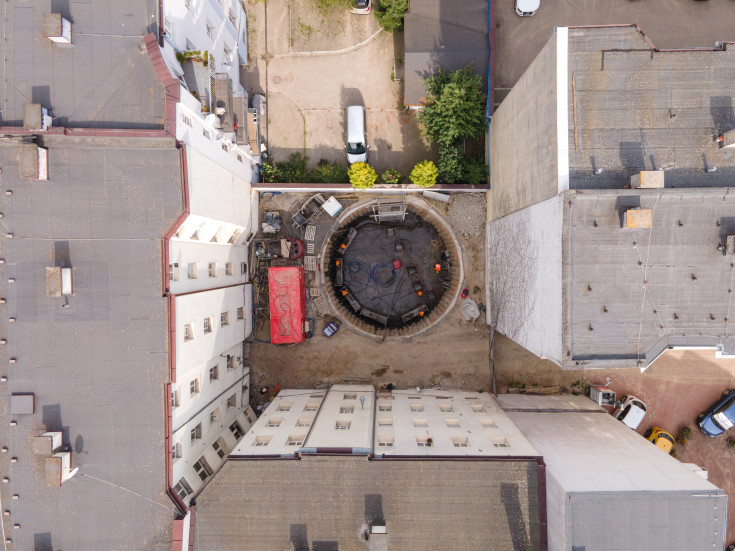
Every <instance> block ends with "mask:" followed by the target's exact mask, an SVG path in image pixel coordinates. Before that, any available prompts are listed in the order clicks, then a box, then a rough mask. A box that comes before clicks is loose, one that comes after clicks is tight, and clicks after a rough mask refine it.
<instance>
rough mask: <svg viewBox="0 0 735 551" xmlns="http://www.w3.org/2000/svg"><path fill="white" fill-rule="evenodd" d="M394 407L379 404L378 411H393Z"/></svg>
mask: <svg viewBox="0 0 735 551" xmlns="http://www.w3.org/2000/svg"><path fill="white" fill-rule="evenodd" d="M392 410H393V406H392V405H391V404H381V403H378V411H392Z"/></svg>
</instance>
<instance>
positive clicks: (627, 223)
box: [623, 208, 651, 228]
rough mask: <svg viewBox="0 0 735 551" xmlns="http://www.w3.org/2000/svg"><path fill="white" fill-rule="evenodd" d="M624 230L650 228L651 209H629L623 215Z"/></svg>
mask: <svg viewBox="0 0 735 551" xmlns="http://www.w3.org/2000/svg"><path fill="white" fill-rule="evenodd" d="M623 227H624V228H650V227H651V209H640V208H636V209H628V210H626V211H625V212H624V213H623Z"/></svg>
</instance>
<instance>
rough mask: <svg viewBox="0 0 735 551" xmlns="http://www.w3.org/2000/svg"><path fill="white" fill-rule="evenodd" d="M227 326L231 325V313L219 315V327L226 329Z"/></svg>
mask: <svg viewBox="0 0 735 551" xmlns="http://www.w3.org/2000/svg"><path fill="white" fill-rule="evenodd" d="M226 325H230V313H229V312H222V313H221V314H220V315H219V326H220V327H224V326H226Z"/></svg>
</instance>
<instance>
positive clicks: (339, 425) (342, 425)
mask: <svg viewBox="0 0 735 551" xmlns="http://www.w3.org/2000/svg"><path fill="white" fill-rule="evenodd" d="M351 426H352V422H351V421H346V420H345V419H339V420H337V422H336V423H335V424H334V428H335V429H336V430H350V427H351Z"/></svg>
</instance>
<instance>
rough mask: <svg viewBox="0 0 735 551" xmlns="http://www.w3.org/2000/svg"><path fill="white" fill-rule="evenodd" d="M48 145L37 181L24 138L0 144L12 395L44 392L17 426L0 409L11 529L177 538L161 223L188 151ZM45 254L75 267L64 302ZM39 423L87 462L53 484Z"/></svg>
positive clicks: (132, 542) (162, 541)
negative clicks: (169, 468)
mask: <svg viewBox="0 0 735 551" xmlns="http://www.w3.org/2000/svg"><path fill="white" fill-rule="evenodd" d="M141 59H147V58H146V57H144V56H141ZM44 144H45V146H46V147H47V148H48V158H49V180H48V181H31V180H24V179H21V178H20V174H19V161H18V154H19V144H18V142H12V141H5V142H3V143H0V166H2V169H3V171H2V184H3V188H4V189H10V190H12V192H13V194H12V196H6V195H4V194H3V195H2V196H0V211H2V212H3V219H2V225H3V231H4V232H5V231H10V232H12V233H13V234H14V237H13V239H3V240H0V247H1V248H2V254H1V255H0V256H2V257H3V258H4V259H5V262H6V263H5V265H4V266H0V268H2V270H0V272H1V273H2V276H3V277H2V283H0V286H1V287H2V296H3V297H6V300H7V303H6V304H5V305H3V314H4V319H2V320H0V331H1V332H2V336H3V337H6V336H7V340H8V343H7V345H6V346H3V347H2V348H1V349H0V362H1V363H2V364H3V365H5V366H7V367H6V370H5V371H4V374H5V373H7V374H8V378H9V382H8V383H7V385H5V386H4V389H3V395H4V396H5V397H6V398H7V396H8V395H9V394H10V392H24V393H25V392H33V393H35V398H36V412H35V414H33V415H19V416H17V423H18V424H17V426H16V427H9V415H8V414H7V413H4V414H2V415H0V417H2V422H0V427H2V428H0V441H2V444H3V445H6V446H8V448H9V453H7V454H3V455H2V458H0V465H2V469H3V472H4V473H6V474H7V476H9V478H10V483H9V484H7V485H3V486H2V488H1V489H0V491H1V492H2V502H3V506H4V507H3V508H4V509H8V510H10V512H11V515H10V517H3V520H4V521H5V530H6V533H8V534H9V535H10V536H11V537H12V538H13V548H14V549H36V550H43V551H46V550H51V549H79V550H95V551H96V550H99V549H145V550H150V549H161V550H163V549H170V548H171V543H170V541H171V530H172V520H173V517H174V513H173V504H172V502H171V500H170V499H169V498H168V496H167V495H166V493H165V489H166V476H165V457H166V455H165V454H166V450H165V449H164V419H163V409H162V404H163V400H164V383H165V382H166V381H167V379H168V361H167V307H166V302H165V299H164V298H163V297H162V288H161V237H162V235H163V234H164V233H165V231H166V229H167V228H168V227H169V225H170V224H172V222H173V221H174V220H175V219H176V217H177V216H178V215H179V214H180V211H181V202H182V198H181V181H180V179H181V178H180V174H181V172H180V156H179V151H178V150H177V149H175V147H174V144H173V140H171V139H169V140H164V139H159V140H148V139H136V138H118V139H98V138H81V137H69V136H45V137H44ZM48 266H65V267H69V266H70V267H71V268H72V272H73V281H74V294H73V296H69V297H68V304H69V306H68V307H63V306H64V303H65V300H64V298H53V297H49V296H47V292H46V275H45V268H46V267H48ZM8 278H15V280H16V281H15V283H9V282H8ZM8 316H13V317H16V318H17V322H16V323H13V324H9V323H8V321H7V317H8ZM9 356H10V357H15V358H17V363H16V364H11V365H9V366H8V357H9ZM46 430H61V431H63V433H64V443H65V444H67V445H68V446H70V448H71V449H72V450H73V454H72V467H79V469H80V471H79V474H77V475H76V476H75V477H74V478H72V479H71V480H69V481H67V482H65V483H64V484H63V485H62V486H61V488H58V487H51V486H47V485H46V482H45V479H44V476H43V465H44V458H43V457H42V456H38V455H34V454H32V453H31V438H32V437H33V436H35V435H38V434H41V433H43V432H44V431H46ZM9 456H15V457H18V462H17V463H14V464H10V462H9V459H10V457H9ZM82 474H83V475H85V476H84V477H82V476H81V475H82ZM11 494H19V496H20V498H19V499H18V500H17V501H16V500H11V499H10V495H11ZM13 523H18V524H20V525H21V529H20V530H13V529H12V524H13Z"/></svg>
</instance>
